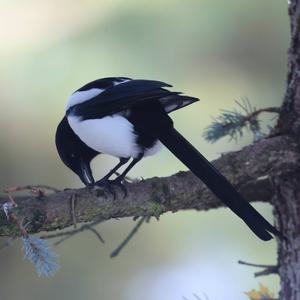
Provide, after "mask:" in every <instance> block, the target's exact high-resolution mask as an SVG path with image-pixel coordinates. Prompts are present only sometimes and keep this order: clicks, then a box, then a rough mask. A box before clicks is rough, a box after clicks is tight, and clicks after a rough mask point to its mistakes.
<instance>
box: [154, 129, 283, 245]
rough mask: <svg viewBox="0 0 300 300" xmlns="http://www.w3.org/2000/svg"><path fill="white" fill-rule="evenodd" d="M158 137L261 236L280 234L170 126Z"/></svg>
mask: <svg viewBox="0 0 300 300" xmlns="http://www.w3.org/2000/svg"><path fill="white" fill-rule="evenodd" d="M159 139H160V141H161V142H162V143H163V144H164V145H165V146H166V147H167V148H168V149H169V150H170V151H171V152H172V153H173V154H174V155H175V156H176V157H177V158H178V159H179V160H181V161H182V162H183V163H184V164H185V165H186V166H187V167H188V168H189V169H190V170H191V171H192V172H193V173H194V174H195V175H196V176H197V177H198V178H199V179H201V180H202V181H203V182H204V183H205V184H206V185H207V186H208V188H209V189H210V190H211V191H212V192H213V193H214V194H215V195H216V196H217V197H218V198H219V199H220V200H221V201H223V202H224V203H225V204H226V205H227V206H228V207H229V208H230V209H231V210H232V211H233V212H234V213H236V214H237V215H238V216H239V217H240V218H241V219H242V220H243V221H244V222H245V223H246V224H247V225H248V226H249V228H250V229H251V230H252V231H253V232H254V233H255V234H256V235H257V236H258V237H259V238H261V239H262V240H264V241H267V240H270V239H271V238H272V235H271V234H270V233H273V234H274V235H277V236H279V237H281V236H282V234H281V233H280V232H279V231H278V230H277V229H276V228H275V227H273V226H272V225H271V224H270V223H269V222H268V221H267V220H266V219H264V217H263V216H262V215H260V214H259V213H258V212H257V211H256V210H255V209H254V208H253V207H252V206H251V205H250V204H249V203H248V202H247V201H246V200H245V199H244V198H243V197H242V196H241V195H240V194H239V193H238V192H237V191H236V190H235V188H234V187H233V186H232V185H231V184H230V183H229V181H228V180H227V179H226V178H225V177H224V176H223V175H222V174H221V173H220V172H219V171H218V170H217V169H216V168H215V167H214V166H213V165H212V164H211V163H210V162H209V161H208V160H207V159H206V158H205V157H204V156H203V155H202V154H201V153H200V152H198V151H197V149H195V148H194V146H193V145H191V144H190V143H189V142H188V141H187V140H186V139H185V138H184V137H183V136H182V135H181V134H180V133H179V132H178V131H176V129H174V128H173V127H172V128H171V127H170V128H169V129H168V130H163V131H161V132H160V133H159Z"/></svg>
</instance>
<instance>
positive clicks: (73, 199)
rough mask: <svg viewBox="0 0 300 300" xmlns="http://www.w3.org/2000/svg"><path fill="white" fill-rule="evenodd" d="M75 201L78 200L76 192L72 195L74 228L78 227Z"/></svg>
mask: <svg viewBox="0 0 300 300" xmlns="http://www.w3.org/2000/svg"><path fill="white" fill-rule="evenodd" d="M75 202H76V194H75V193H74V194H72V196H71V214H72V219H73V227H74V229H76V228H77V220H76V214H75Z"/></svg>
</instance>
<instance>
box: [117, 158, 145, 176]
mask: <svg viewBox="0 0 300 300" xmlns="http://www.w3.org/2000/svg"><path fill="white" fill-rule="evenodd" d="M143 156H144V154H143V153H141V154H139V156H138V157H137V158H134V159H133V160H132V162H131V163H130V164H129V165H128V167H127V168H126V169H125V170H124V171H123V173H122V174H120V175H119V176H118V177H117V178H116V179H114V180H113V181H119V182H122V181H123V180H124V178H125V176H126V175H127V174H128V172H129V171H130V170H131V169H132V168H133V167H134V166H135V165H136V164H137V163H138V162H139V161H140V160H141V159H142V158H143Z"/></svg>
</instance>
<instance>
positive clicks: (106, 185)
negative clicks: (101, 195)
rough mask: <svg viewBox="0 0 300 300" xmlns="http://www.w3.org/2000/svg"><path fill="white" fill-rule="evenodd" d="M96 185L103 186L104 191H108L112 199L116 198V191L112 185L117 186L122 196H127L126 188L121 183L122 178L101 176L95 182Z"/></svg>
mask: <svg viewBox="0 0 300 300" xmlns="http://www.w3.org/2000/svg"><path fill="white" fill-rule="evenodd" d="M95 185H96V186H99V187H101V188H103V190H104V192H107V193H110V194H111V195H112V196H113V198H114V200H115V199H116V191H115V188H114V186H117V187H118V188H119V189H120V190H121V191H122V192H123V198H126V197H127V194H128V193H127V188H126V187H125V185H124V184H123V183H122V180H121V179H119V178H116V179H114V180H109V179H106V178H102V179H100V180H98V181H97V182H96V183H95Z"/></svg>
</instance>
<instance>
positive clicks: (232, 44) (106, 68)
mask: <svg viewBox="0 0 300 300" xmlns="http://www.w3.org/2000/svg"><path fill="white" fill-rule="evenodd" d="M288 29H289V24H288V16H287V3H286V1H278V0H275V1H274V0H266V1H261V0H252V1H245V0H227V1H218V2H217V1H211V0H187V1H179V0H164V1H158V0H152V1H144V0H127V1H122V0H102V1H97V0H88V1H71V0H52V1H50V0H43V1H38V0H24V1H16V0H10V1H5V0H3V1H1V11H0V33H1V34H0V36H1V41H2V43H1V44H2V46H1V48H0V53H1V61H0V68H1V72H0V77H1V80H0V85H1V94H0V97H1V112H2V113H1V118H0V124H1V132H0V140H1V144H0V150H1V157H0V168H1V173H0V178H1V181H0V185H1V188H5V187H8V186H13V185H23V184H38V183H44V184H48V185H52V186H55V187H58V188H64V187H80V186H81V183H80V182H79V180H78V179H77V178H76V176H75V175H74V174H72V173H71V172H70V170H69V169H67V168H66V167H65V166H64V165H63V164H62V162H61V161H60V159H59V158H58V156H57V153H56V149H55V145H54V134H55V130H56V125H57V124H58V122H59V121H60V119H61V118H62V116H63V113H64V107H65V103H66V100H67V98H68V96H69V95H70V94H71V93H72V92H73V91H74V90H76V89H77V88H79V87H80V86H81V85H83V84H85V83H86V82H88V81H91V80H94V79H96V78H101V77H105V76H127V77H132V78H147V79H157V80H162V81H165V82H168V83H170V84H172V85H174V86H175V89H176V90H179V91H183V92H186V93H187V94H188V95H191V96H196V97H199V98H200V99H201V100H202V101H201V102H199V103H197V104H195V105H192V106H189V107H188V108H185V109H183V110H180V111H178V112H176V113H174V114H173V118H174V120H175V124H176V127H177V129H179V130H180V131H181V132H182V133H183V134H184V135H185V136H186V137H187V138H188V139H189V140H190V141H191V142H192V143H193V144H194V145H196V146H197V148H199V149H200V150H201V152H202V153H203V154H204V155H205V156H206V157H207V158H209V159H213V158H216V157H218V156H219V155H220V154H221V153H222V152H226V151H230V150H235V149H240V148H241V147H242V146H243V145H246V144H248V143H251V142H252V140H251V136H250V135H246V136H245V137H244V138H243V139H242V140H240V141H239V142H238V143H234V142H231V143H229V142H228V140H226V139H223V140H222V141H220V142H218V143H216V144H213V145H210V144H208V143H207V142H206V141H204V140H203V138H202V132H203V129H204V128H205V127H206V126H208V125H209V124H210V122H211V116H216V115H217V114H218V112H219V110H220V109H222V108H226V109H231V108H234V107H235V105H234V99H240V98H241V97H243V96H247V97H248V98H249V99H250V100H251V103H252V104H253V105H254V106H256V107H265V106H274V105H280V103H281V101H282V98H283V94H284V89H285V76H286V58H287V55H286V52H287V48H288V44H289V31H288ZM114 163H115V161H114V160H113V159H111V158H108V157H104V156H103V157H99V158H98V159H97V160H96V161H95V163H94V164H93V165H94V169H95V174H96V176H97V177H100V176H101V175H102V174H104V173H105V172H106V171H107V170H108V169H109V168H110V166H112V164H114ZM184 169H185V167H184V166H183V165H182V164H180V163H179V162H178V161H177V160H176V159H175V158H174V157H173V156H172V155H171V154H170V153H168V152H167V151H165V150H164V151H163V152H162V153H161V154H160V155H158V156H157V157H152V158H147V159H145V160H144V161H143V162H141V163H140V164H139V165H138V166H137V167H136V168H135V169H134V170H133V171H132V172H131V177H141V176H142V177H144V178H147V177H151V176H154V175H157V176H167V175H170V174H173V173H175V172H177V171H179V170H184ZM256 207H257V208H258V209H259V210H260V211H261V212H262V213H263V214H264V215H265V216H266V217H267V218H268V219H269V220H272V210H271V207H270V206H268V205H262V204H258V205H256ZM133 225H134V223H133V222H132V220H129V219H127V220H119V221H116V220H114V221H109V222H106V223H103V224H101V225H99V226H98V227H97V229H99V231H100V232H101V234H102V235H103V236H104V238H105V240H106V244H105V245H102V244H100V243H99V241H98V240H97V239H96V238H95V237H94V235H92V234H91V233H90V232H86V233H83V234H80V235H77V236H76V237H74V238H73V239H71V240H68V241H66V242H65V243H63V244H62V245H60V246H58V247H57V248H56V251H57V252H58V254H59V255H60V262H61V266H62V267H61V270H60V271H59V273H58V274H57V275H56V276H55V277H54V278H51V279H44V278H38V277H37V275H36V273H35V271H34V268H33V266H32V265H31V264H30V263H29V262H27V261H22V253H21V250H20V248H21V245H20V243H18V242H16V243H14V246H12V247H10V248H5V249H4V250H2V251H1V252H0V253H1V256H0V264H1V270H2V272H1V274H0V282H1V287H0V298H1V300H15V299H22V300H27V299H28V300H29V299H30V300H32V299H33V300H35V299H43V300H48V299H49V300H50V299H65V300H71V299H72V300H81V299H93V300H94V299H103V300H115V299H120V300H136V299H143V300H176V299H183V296H185V297H186V298H188V299H195V298H194V297H193V294H194V293H195V294H198V295H199V296H200V297H203V295H204V293H205V294H206V295H208V297H209V299H210V300H224V299H234V300H240V299H241V300H243V299H248V298H247V297H246V295H245V294H244V293H243V292H244V291H248V290H250V289H252V288H255V287H257V286H258V283H259V282H261V283H263V284H265V285H267V286H268V287H270V289H271V290H272V291H273V292H277V291H278V289H279V283H278V278H277V277H276V276H269V277H264V278H259V279H255V278H254V277H253V272H254V270H253V269H251V268H247V267H243V266H240V265H238V264H237V260H238V259H243V260H246V261H250V262H257V263H265V264H273V263H275V262H276V243H275V242H274V241H272V242H268V243H263V242H261V241H259V240H258V239H257V238H255V237H254V236H253V235H252V233H251V232H250V231H249V230H248V228H246V226H244V225H243V223H242V222H241V221H240V220H238V218H237V217H235V216H234V215H233V214H232V213H231V212H229V210H226V209H218V210H215V211H212V212H203V213H196V212H193V211H187V212H178V213H176V214H166V215H164V216H162V217H161V219H160V221H159V222H157V221H154V220H152V221H151V222H150V224H147V225H144V226H143V227H142V228H141V230H140V232H139V234H138V235H137V236H136V237H135V238H134V240H133V241H132V242H131V243H130V244H129V245H128V247H126V249H124V251H123V252H122V253H121V254H120V256H118V257H117V258H114V259H110V258H109V254H110V251H111V250H113V249H114V248H115V247H116V246H117V245H118V244H119V243H120V242H121V241H122V240H123V238H124V237H125V236H126V234H127V233H128V231H129V230H130V229H131V228H132V226H133ZM2 242H4V240H3V239H2Z"/></svg>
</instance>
